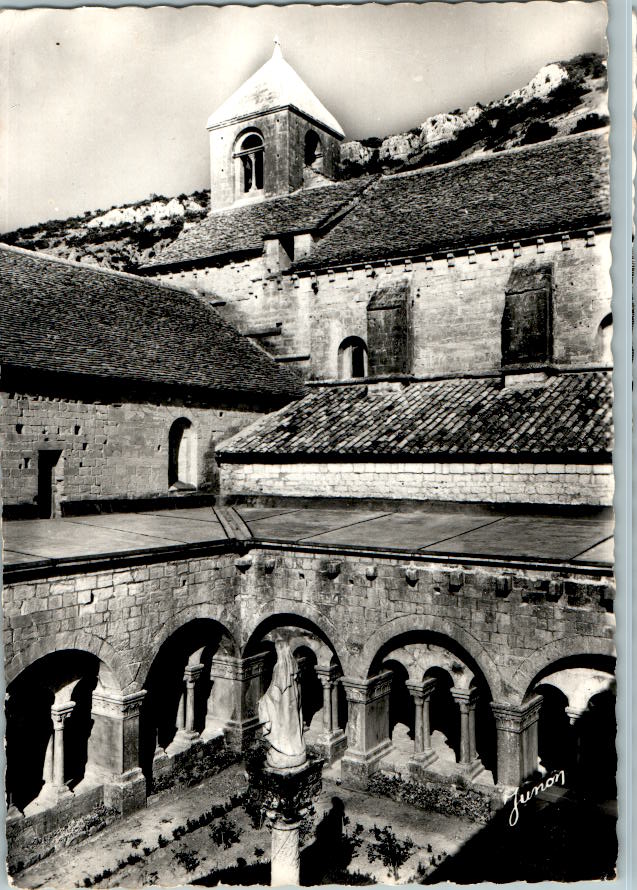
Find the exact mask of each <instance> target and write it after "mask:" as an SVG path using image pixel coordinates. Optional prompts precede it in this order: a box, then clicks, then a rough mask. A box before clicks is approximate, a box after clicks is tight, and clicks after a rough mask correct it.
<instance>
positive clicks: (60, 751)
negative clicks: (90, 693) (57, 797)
mask: <svg viewBox="0 0 637 890" xmlns="http://www.w3.org/2000/svg"><path fill="white" fill-rule="evenodd" d="M74 707H75V702H74V701H71V702H66V703H64V704H60V705H53V707H52V708H51V719H52V721H53V787H54V788H55V789H56V790H57V791H61V790H63V789H64V787H65V785H64V722H65V720H66V718H67V717H68V716H69V714H70V713H71V712H72V711H73V708H74Z"/></svg>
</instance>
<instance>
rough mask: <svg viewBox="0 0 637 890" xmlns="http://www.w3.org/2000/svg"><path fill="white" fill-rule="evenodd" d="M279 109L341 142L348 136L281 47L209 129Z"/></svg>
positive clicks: (211, 120)
mask: <svg viewBox="0 0 637 890" xmlns="http://www.w3.org/2000/svg"><path fill="white" fill-rule="evenodd" d="M277 108H296V109H297V110H298V111H301V112H303V114H306V115H307V116H308V117H310V118H312V119H313V120H315V121H317V122H318V123H319V124H322V125H323V126H325V127H328V128H329V129H330V130H332V131H333V132H334V133H336V134H337V135H338V136H340V137H341V138H342V137H344V136H345V134H344V133H343V128H342V127H341V125H340V124H339V122H338V121H337V120H336V118H335V117H334V115H333V114H330V112H329V111H328V110H327V108H326V107H325V106H324V105H323V103H322V102H321V101H320V100H319V99H317V97H316V96H315V95H314V93H313V92H312V90H311V89H310V88H309V87H308V85H307V84H306V83H304V82H303V81H302V80H301V78H300V77H299V75H298V74H297V73H296V71H295V70H294V68H292V66H291V65H289V64H288V63H287V62H286V61H285V59H284V58H283V54H282V53H281V47H280V45H279V44H276V46H275V47H274V52H273V53H272V58H271V59H268V61H267V62H266V63H265V65H262V66H261V67H260V68H259V70H258V71H256V72H255V73H254V74H253V75H252V77H250V78H248V80H246V82H245V83H244V84H242V85H241V86H240V87H239V89H238V90H236V91H235V92H234V93H233V94H232V95H231V96H230V98H229V99H226V101H225V102H224V103H223V105H221V106H220V107H219V108H217V110H216V111H215V112H214V113H213V114H211V115H210V117H209V118H208V129H212V128H213V127H219V126H222V125H223V124H225V123H228V122H229V121H232V120H237V119H241V118H246V117H254V115H255V114H262V113H263V112H265V111H272V110H274V109H277Z"/></svg>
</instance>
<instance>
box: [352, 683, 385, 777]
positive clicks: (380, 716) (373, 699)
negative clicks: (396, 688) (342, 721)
mask: <svg viewBox="0 0 637 890" xmlns="http://www.w3.org/2000/svg"><path fill="white" fill-rule="evenodd" d="M391 681H392V672H391V671H383V672H382V673H381V674H378V675H377V676H376V677H372V678H371V679H368V680H354V679H348V678H345V677H344V678H343V680H342V683H343V686H344V687H345V693H346V695H347V704H348V721H347V750H346V751H345V756H344V757H343V762H342V764H341V776H342V780H343V784H344V785H346V786H348V787H350V788H365V787H366V785H367V780H368V778H369V776H370V775H371V774H372V773H373V772H375V771H376V770H377V769H378V765H379V762H380V761H381V760H382V758H383V757H384V756H385V755H386V754H387V753H388V752H389V751H390V749H391V739H390V737H389V693H390V691H391Z"/></svg>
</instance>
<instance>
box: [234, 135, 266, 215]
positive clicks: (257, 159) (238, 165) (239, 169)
mask: <svg viewBox="0 0 637 890" xmlns="http://www.w3.org/2000/svg"><path fill="white" fill-rule="evenodd" d="M264 154H265V146H264V144H263V136H262V135H261V133H260V132H259V131H258V130H250V131H249V132H248V133H243V134H242V135H241V136H240V137H239V138H238V139H237V142H236V146H235V152H234V158H235V198H236V200H239V199H241V198H248V197H260V196H261V195H262V194H263V176H264V171H263V158H264Z"/></svg>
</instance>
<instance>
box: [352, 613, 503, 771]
mask: <svg viewBox="0 0 637 890" xmlns="http://www.w3.org/2000/svg"><path fill="white" fill-rule="evenodd" d="M408 620H409V623H410V624H411V627H409V629H407V630H402V631H401V632H400V633H399V634H398V635H397V636H393V637H389V639H384V641H383V642H382V644H381V645H380V647H379V649H378V650H377V652H376V653H375V655H374V657H373V658H372V660H371V662H370V663H369V667H368V672H367V676H368V677H370V678H371V677H374V676H376V675H378V674H380V673H381V672H382V671H385V670H387V669H390V670H391V671H392V674H393V677H392V685H391V691H390V696H389V703H388V706H389V720H388V725H389V739H390V740H391V742H392V746H393V747H394V749H395V750H397V751H398V752H399V754H400V752H401V751H402V752H403V754H404V755H405V756H407V757H408V756H410V755H411V754H417V753H418V752H417V750H416V748H415V745H414V744H411V745H410V740H413V741H414V742H415V737H414V726H413V718H412V713H413V704H412V701H413V693H414V692H415V691H416V690H418V689H420V688H422V687H423V685H424V686H425V687H426V688H427V690H428V691H427V700H428V704H427V708H428V711H429V722H430V730H431V740H430V745H429V746H428V747H431V751H432V754H431V755H430V756H432V757H433V755H435V758H436V767H434V768H437V769H438V770H440V769H441V768H443V767H444V766H445V765H448V766H449V767H450V768H451V767H452V765H453V766H455V765H456V764H461V763H462V764H465V765H466V767H467V768H469V765H470V764H472V763H473V764H474V766H480V764H481V765H482V767H484V768H485V769H486V770H488V771H491V772H492V773H493V774H494V775H495V768H496V744H495V742H496V739H495V724H494V718H493V714H492V712H491V707H490V702H491V701H492V692H491V687H490V684H489V682H488V679H487V677H486V676H485V674H484V671H483V670H482V668H481V666H480V665H479V664H478V663H477V661H476V659H475V658H474V657H473V656H472V655H471V653H470V652H468V651H467V650H466V649H465V648H464V647H463V646H462V645H460V644H459V643H458V642H457V641H456V640H455V639H453V638H452V637H450V636H448V635H446V634H441V633H439V632H436V631H432V630H424V629H423V630H415V629H413V624H414V620H413V617H412V618H410V619H408ZM390 624H393V622H390ZM403 626H404V624H402V625H401V627H403ZM382 630H383V628H381V629H380V631H382ZM382 636H385V635H382ZM397 665H398V666H399V669H397V667H396V666H397ZM465 706H466V707H467V708H468V709H469V711H470V716H469V721H470V723H471V728H467V733H468V735H467V738H466V739H465V743H467V744H468V742H469V735H470V736H471V745H470V749H471V750H470V751H469V748H468V747H467V744H465V745H464V746H463V742H462V733H461V711H462V709H463V708H465ZM397 709H400V713H401V715H402V716H401V717H400V718H399V719H398V720H396V719H393V718H392V710H397ZM396 724H398V725H397V726H396ZM396 728H397V730H398V734H397V735H396Z"/></svg>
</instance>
